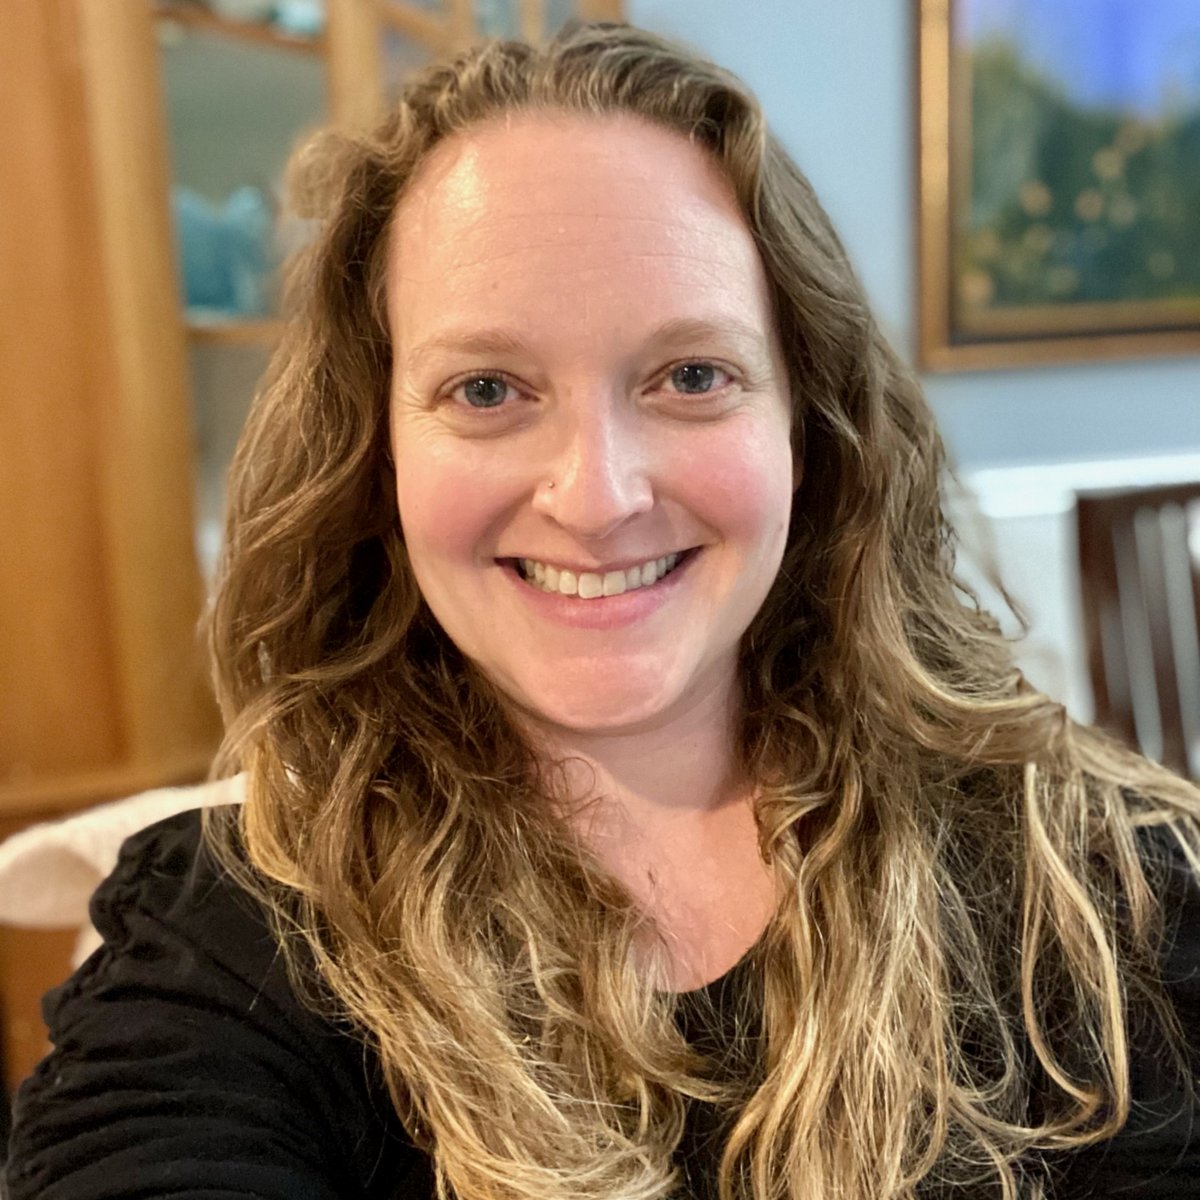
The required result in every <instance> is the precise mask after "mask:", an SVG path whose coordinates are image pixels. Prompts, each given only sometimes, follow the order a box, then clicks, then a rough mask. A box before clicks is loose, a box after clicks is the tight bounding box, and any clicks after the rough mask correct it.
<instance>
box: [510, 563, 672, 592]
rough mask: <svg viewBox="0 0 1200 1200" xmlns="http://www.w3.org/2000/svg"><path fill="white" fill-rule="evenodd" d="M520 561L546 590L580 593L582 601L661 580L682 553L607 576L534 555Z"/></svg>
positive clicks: (527, 574)
mask: <svg viewBox="0 0 1200 1200" xmlns="http://www.w3.org/2000/svg"><path fill="white" fill-rule="evenodd" d="M520 561H521V572H522V574H523V575H524V576H525V578H526V579H527V580H528V581H529V582H530V583H533V584H535V585H536V586H538V587H540V588H541V589H542V591H544V592H557V593H558V594H559V595H561V596H578V597H579V598H580V599H581V600H596V599H598V598H599V597H601V596H620V595H621V594H622V593H624V592H631V591H633V590H635V589H636V588H639V587H649V586H651V585H652V584H654V583H657V582H658V581H659V580H660V579H661V578H662V577H663V576H664V575H666V574H667V573H668V572H670V571H671V570H673V569H674V567H675V566H676V565H677V564H678V562H679V555H678V554H664V555H663V556H662V558H652V559H650V561H649V562H646V563H643V564H642V565H641V566H640V567H628V568H626V569H625V570H623V571H606V572H605V573H604V574H603V575H600V574H597V573H596V572H595V571H581V572H580V573H579V574H578V575H577V574H576V573H575V572H574V571H568V570H566V569H560V568H559V567H552V566H550V565H549V564H548V563H543V562H538V561H537V560H536V559H533V558H523V559H521V560H520Z"/></svg>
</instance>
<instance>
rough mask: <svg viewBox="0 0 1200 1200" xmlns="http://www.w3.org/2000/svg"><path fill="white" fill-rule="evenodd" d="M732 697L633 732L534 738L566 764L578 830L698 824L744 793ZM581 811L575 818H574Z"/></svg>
mask: <svg viewBox="0 0 1200 1200" xmlns="http://www.w3.org/2000/svg"><path fill="white" fill-rule="evenodd" d="M734 711H735V702H734V697H733V695H732V694H730V693H729V692H726V693H724V694H711V695H708V696H705V697H704V698H702V699H701V700H700V701H698V702H697V703H696V704H694V705H692V706H691V707H690V708H688V709H687V710H686V711H684V712H682V713H678V714H675V715H673V716H672V718H671V719H670V720H665V721H661V722H657V723H655V724H654V725H648V726H644V727H639V728H633V729H621V730H614V731H611V732H609V731H603V732H593V731H581V730H567V729H561V728H553V729H539V730H538V731H537V732H536V734H535V737H536V740H537V742H538V743H539V744H540V746H541V748H542V749H543V751H544V753H545V755H546V757H547V759H548V760H549V761H552V762H555V763H558V764H560V765H561V775H560V776H559V779H558V784H559V786H558V788H557V790H558V791H559V793H560V795H561V796H562V798H563V801H564V808H565V810H566V811H567V812H568V813H570V814H573V815H572V820H573V821H578V822H580V828H581V829H586V828H587V825H588V824H589V823H590V824H597V823H599V824H601V825H605V826H607V825H609V824H611V821H612V818H613V817H614V816H615V815H616V814H620V817H621V823H622V824H624V825H626V826H628V827H630V831H639V830H644V831H645V832H647V833H650V832H655V831H661V830H664V829H666V828H669V827H671V826H675V825H680V824H683V825H688V824H695V823H696V822H697V821H703V819H704V817H705V816H706V815H711V814H713V813H715V812H717V811H719V810H720V809H721V808H723V807H724V806H726V805H727V804H729V803H731V802H732V801H734V800H736V799H737V798H738V797H739V796H740V795H741V794H742V792H743V789H741V788H740V787H739V781H738V780H737V778H736V775H737V772H736V770H735V760H734V753H733V719H734ZM575 814H577V815H575Z"/></svg>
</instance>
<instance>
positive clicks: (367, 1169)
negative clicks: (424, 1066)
mask: <svg viewBox="0 0 1200 1200" xmlns="http://www.w3.org/2000/svg"><path fill="white" fill-rule="evenodd" d="M218 819H219V814H218ZM201 820H202V818H201V815H200V813H199V812H197V811H192V812H186V813H182V814H180V815H178V816H174V817H171V818H169V819H167V820H165V821H162V822H159V823H158V824H156V825H154V826H151V827H150V828H148V829H146V830H144V831H142V832H141V833H139V834H137V835H135V836H134V837H132V838H130V839H129V840H128V841H127V842H126V843H125V845H124V847H123V849H122V851H121V855H120V858H119V861H118V863H117V866H116V869H115V870H114V871H113V873H112V874H111V875H110V876H109V878H108V879H107V880H106V881H105V882H104V883H103V884H102V885H101V886H100V888H99V889H98V890H97V892H96V894H95V896H94V898H93V901H92V918H93V922H94V924H95V925H96V928H97V930H98V931H99V933H100V934H101V936H102V938H103V944H102V946H101V948H100V949H99V950H97V951H96V952H95V953H94V954H93V955H92V956H91V957H90V958H89V959H88V960H87V962H86V963H84V965H83V966H82V967H81V968H80V970H79V971H77V972H76V973H75V975H74V976H72V978H71V979H69V980H68V981H67V982H66V983H65V984H63V985H62V987H60V988H58V989H56V990H55V991H54V992H51V993H50V994H49V996H47V998H46V1001H45V1014H46V1020H47V1024H48V1026H49V1029H50V1034H51V1039H52V1041H53V1043H54V1051H53V1053H52V1054H51V1055H50V1056H49V1057H48V1058H47V1059H46V1060H44V1061H43V1063H42V1064H41V1065H40V1066H39V1068H38V1069H37V1071H36V1072H35V1074H34V1076H33V1077H32V1078H31V1079H30V1080H29V1081H27V1083H26V1084H25V1085H24V1086H23V1088H22V1091H21V1093H20V1095H19V1098H18V1104H17V1113H16V1125H15V1129H14V1135H13V1142H12V1149H11V1162H10V1166H9V1172H10V1177H9V1181H8V1182H9V1187H10V1189H11V1194H12V1197H13V1200H23V1198H24V1197H33V1196H39V1197H43V1196H44V1197H46V1200H57V1198H59V1197H62V1198H63V1200H66V1198H67V1197H70V1198H71V1200H90V1197H92V1196H96V1197H100V1196H104V1197H106V1198H108V1197H114V1198H115V1197H124V1196H127V1195H128V1196H133V1195H149V1194H154V1195H174V1194H176V1187H177V1186H178V1185H180V1183H181V1181H182V1180H184V1179H187V1180H189V1181H190V1182H189V1183H188V1185H187V1186H188V1187H195V1188H200V1189H201V1190H202V1191H203V1193H204V1195H205V1196H212V1197H214V1200H215V1198H218V1197H220V1198H222V1200H223V1198H224V1197H226V1196H229V1197H232V1196H235V1195H237V1196H243V1195H247V1194H252V1195H256V1196H263V1197H280V1198H282V1197H286V1196H292V1195H300V1194H303V1195H310V1196H313V1197H320V1198H321V1200H326V1198H332V1197H336V1196H341V1195H346V1194H353V1195H355V1196H364V1197H372V1198H374V1197H380V1198H382V1197H391V1196H392V1195H394V1194H396V1193H395V1191H394V1187H395V1186H397V1185H398V1184H400V1181H403V1180H405V1179H409V1180H410V1182H415V1181H416V1179H417V1178H423V1171H424V1169H425V1168H424V1164H423V1160H422V1157H421V1156H419V1155H418V1153H417V1152H416V1151H415V1149H413V1148H412V1146H411V1144H409V1143H408V1141H407V1139H406V1138H405V1137H404V1135H403V1131H402V1129H401V1128H400V1127H399V1122H398V1121H397V1120H396V1118H395V1114H394V1111H393V1110H392V1108H391V1105H390V1102H389V1100H388V1097H387V1092H386V1089H385V1088H384V1087H383V1084H382V1081H381V1079H380V1078H379V1073H378V1065H377V1062H376V1060H375V1058H374V1056H373V1055H372V1054H371V1053H370V1052H369V1051H368V1050H367V1049H366V1047H365V1046H364V1045H363V1043H362V1042H361V1041H360V1040H359V1039H358V1038H357V1037H356V1036H354V1035H353V1034H352V1033H351V1032H350V1031H349V1030H347V1029H345V1028H343V1027H341V1026H340V1025H338V1024H337V1023H336V1022H334V1021H332V1020H330V1019H327V1018H326V1017H324V1016H322V1015H320V1014H318V1013H316V1012H314V1011H311V1010H310V1009H309V1008H308V1007H306V1005H305V1004H304V1003H302V1002H301V1000H300V998H299V997H298V996H297V995H296V994H295V992H294V990H293V988H292V985H291V981H290V979H289V975H288V971H287V969H286V967H285V963H284V959H283V956H282V954H281V953H280V949H279V946H278V943H277V942H276V940H275V938H274V936H273V934H272V932H271V929H270V925H269V922H268V920H267V918H266V915H265V914H264V913H263V912H262V910H261V908H260V907H259V906H258V904H257V903H256V902H255V901H254V900H253V899H252V898H251V897H250V896H249V895H247V894H246V893H245V892H244V891H243V890H242V889H241V888H240V887H239V886H238V885H237V884H236V882H234V881H233V880H232V879H231V878H230V877H229V876H228V875H227V874H226V873H225V872H224V871H223V870H222V868H221V866H220V865H219V863H217V861H216V860H215V859H214V857H213V855H212V854H211V853H210V852H209V850H208V847H207V845H206V842H205V838H204V833H203V829H202V824H201ZM184 1191H185V1192H186V1194H188V1195H191V1194H199V1193H198V1192H196V1193H193V1192H191V1191H186V1188H185V1189H184ZM423 1192H424V1188H423V1187H422V1186H420V1185H418V1188H417V1190H415V1191H409V1192H404V1193H403V1194H406V1195H408V1194H412V1195H421V1194H423ZM180 1194H184V1192H180Z"/></svg>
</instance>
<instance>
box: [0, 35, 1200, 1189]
mask: <svg viewBox="0 0 1200 1200" xmlns="http://www.w3.org/2000/svg"><path fill="white" fill-rule="evenodd" d="M299 174H300V186H301V191H302V193H303V194H304V195H305V197H306V199H307V203H308V205H309V208H310V210H311V212H312V214H313V215H315V216H319V217H320V218H321V219H322V224H321V233H320V236H319V238H318V240H317V242H316V243H315V245H314V246H313V247H312V248H311V250H309V251H308V252H307V253H306V255H305V256H304V258H303V260H302V261H301V262H300V263H299V265H298V266H297V268H296V270H295V273H294V276H293V279H292V287H291V293H292V304H293V313H292V316H291V319H290V321H289V324H288V328H287V332H286V335H285V339H284V343H283V346H282V348H281V350H280V351H279V353H278V354H277V356H276V359H275V363H274V366H273V370H272V373H271V377H270V379H269V381H268V383H267V385H266V387H265V388H264V390H263V392H262V394H261V396H260V397H259V399H258V401H257V403H256V406H255V409H254V412H253V414H252V416H251V418H250V422H249V425H248V428H247V430H246V433H245V436H244V438H243V441H242V444H241V448H240V450H239V453H238V456H237V461H236V464H235V467H234V472H233V480H232V499H231V513H230V519H229V538H228V550H227V555H226V560H225V567H224V575H223V579H222V583H221V587H220V591H219V594H218V596H217V599H216V603H215V607H214V610H213V614H212V621H211V630H212V645H213V649H214V661H215V663H216V671H217V679H218V685H219V689H220V693H221V697H222V701H223V704H224V707H225V711H226V715H227V720H228V736H227V741H226V746H225V750H224V755H223V760H222V769H223V770H225V771H227V772H230V771H235V770H243V771H245V772H246V773H247V776H248V788H249V799H248V802H247V804H246V806H245V808H244V810H243V811H242V812H241V814H240V826H238V827H237V828H235V823H234V822H233V821H231V820H226V821H224V822H219V823H217V824H215V825H214V827H212V828H211V829H210V830H209V833H210V839H209V840H210V844H211V846H212V847H213V848H215V851H216V855H215V857H216V859H219V860H220V862H221V864H222V865H221V866H220V867H218V866H215V865H214V862H213V856H211V855H208V854H205V853H202V852H201V850H200V848H199V842H198V837H197V828H198V827H197V823H196V820H195V819H194V818H190V817H189V818H185V819H184V820H180V821H175V822H169V823H167V824H166V825H164V826H159V827H156V828H155V829H153V830H151V831H149V832H148V833H146V834H145V835H143V836H142V837H141V838H140V839H135V840H134V842H133V843H131V845H130V846H129V847H128V849H127V852H126V855H125V858H124V860H123V862H122V865H121V866H120V867H119V868H118V871H117V874H116V875H115V876H114V877H113V879H112V880H110V881H109V883H108V884H106V885H105V886H104V888H102V889H101V892H100V893H99V895H98V897H97V902H96V906H95V907H96V919H97V923H98V924H99V925H100V927H101V929H102V931H103V932H104V933H105V934H106V937H107V939H108V945H107V947H106V949H105V950H104V951H102V952H101V953H100V954H99V955H97V956H96V957H95V958H94V959H93V960H92V961H91V962H90V963H89V964H88V966H86V967H85V968H84V969H83V971H82V972H81V973H80V975H79V976H77V977H76V979H75V980H73V981H71V982H70V983H69V984H68V985H66V987H65V988H64V989H62V990H60V992H59V993H57V994H56V995H55V997H54V998H53V1000H52V1003H51V1011H52V1017H53V1020H54V1025H55V1034H56V1039H57V1041H58V1049H57V1051H56V1052H55V1054H54V1055H53V1056H52V1057H51V1058H50V1059H49V1060H48V1062H47V1063H46V1064H44V1065H43V1067H42V1069H41V1071H40V1072H39V1074H38V1076H37V1077H36V1078H35V1080H34V1081H33V1083H32V1084H31V1085H30V1086H29V1087H28V1088H27V1089H26V1091H25V1094H24V1097H23V1100H22V1104H21V1108H20V1112H19V1117H18V1121H19V1130H18V1133H17V1135H16V1139H15V1143H14V1146H15V1158H16V1164H17V1165H16V1167H15V1170H14V1174H13V1182H12V1184H11V1186H12V1187H13V1196H14V1200H21V1198H23V1197H26V1196H32V1195H34V1194H35V1193H36V1194H37V1195H39V1196H41V1197H46V1198H49V1200H53V1198H54V1197H59V1196H62V1197H66V1196H70V1197H72V1200H86V1198H88V1197H99V1196H105V1197H111V1196H118V1195H119V1196H134V1195H138V1196H142V1195H151V1194H153V1195H156V1196H157V1195H178V1196H185V1195H186V1196H205V1197H217V1196H221V1197H225V1196H233V1195H246V1194H252V1195H255V1196H271V1197H275V1196H279V1197H284V1196H289V1197H290V1196H299V1195H304V1196H322V1197H325V1196H330V1197H332V1196H364V1195H365V1196H371V1197H385V1196H387V1197H393V1196H395V1197H399V1196H404V1197H409V1196H412V1197H420V1196H432V1195H434V1194H435V1189H436V1194H438V1195H447V1194H453V1195H454V1196H456V1197H458V1198H459V1200H482V1198H484V1197H487V1198H494V1197H504V1198H505V1200H508V1198H513V1200H516V1198H518V1197H519V1198H523V1200H550V1198H562V1200H566V1198H567V1197H595V1198H599V1197H621V1198H622V1200H624V1198H629V1197H645V1198H650V1197H665V1196H669V1195H694V1196H716V1195H718V1193H719V1194H720V1195H721V1196H722V1197H723V1198H728V1197H731V1196H743V1197H747V1198H749V1197H753V1198H754V1200H766V1198H767V1197H772V1198H774V1197H779V1198H783V1197H789V1198H796V1200H799V1198H801V1197H804V1198H810V1197H811V1198H817V1197H822V1198H824V1197H835V1196H836V1197H856V1198H857V1197H862V1198H864V1200H865V1198H871V1200H876V1198H882V1197H897V1198H898V1197H908V1196H918V1195H919V1196H927V1195H929V1196H932V1195H943V1194H944V1195H954V1196H992V1195H995V1196H1008V1197H1012V1196H1018V1195H1021V1196H1027V1195H1053V1196H1076V1195H1077V1196H1083V1195H1089V1196H1091V1195H1102V1194H1104V1195H1106V1194H1110V1193H1111V1192H1115V1191H1116V1190H1117V1188H1118V1187H1120V1186H1124V1185H1134V1186H1136V1187H1137V1188H1139V1189H1140V1190H1137V1191H1133V1192H1130V1193H1129V1194H1131V1195H1141V1196H1171V1197H1179V1196H1183V1195H1188V1194H1198V1193H1197V1192H1196V1190H1195V1189H1196V1185H1195V1183H1194V1182H1189V1181H1193V1180H1194V1179H1195V1178H1196V1175H1197V1172H1198V1171H1200V1151H1198V1150H1197V1147H1196V1145H1194V1144H1193V1142H1192V1139H1191V1138H1190V1137H1189V1132H1188V1130H1189V1126H1188V1123H1187V1111H1188V1104H1189V1103H1190V1092H1189V1082H1190V1078H1191V1072H1192V1066H1191V1064H1190V1060H1189V1057H1188V1056H1189V1054H1190V1051H1189V1050H1188V1049H1187V1048H1186V1040H1185V1035H1186V1034H1188V1033H1194V1032H1195V1025H1194V1022H1195V1020H1196V1019H1197V1017H1198V1012H1197V1004H1198V1000H1200V992H1198V989H1197V986H1196V985H1195V984H1194V983H1193V984H1189V983H1187V981H1186V979H1184V978H1183V976H1184V974H1185V968H1190V967H1191V965H1192V964H1193V962H1194V961H1195V959H1196V956H1197V949H1196V944H1195V942H1194V941H1191V940H1188V939H1190V938H1192V937H1193V936H1194V935H1190V934H1186V926H1184V927H1183V929H1182V931H1177V930H1176V926H1177V925H1179V924H1180V922H1181V921H1182V919H1183V918H1182V917H1181V913H1182V911H1183V908H1184V906H1186V905H1189V904H1190V905H1193V906H1194V905H1195V902H1196V901H1195V891H1194V883H1193V867H1194V866H1195V864H1196V862H1197V855H1196V850H1197V844H1198V839H1197V825H1196V817H1197V813H1198V811H1200V805H1198V800H1200V797H1198V796H1197V793H1196V791H1195V790H1194V789H1193V788H1192V787H1190V786H1189V785H1187V784H1185V783H1184V782H1182V781H1181V780H1179V779H1177V778H1175V777H1174V776H1172V775H1170V774H1168V773H1166V772H1164V771H1163V770H1160V769H1158V768H1157V767H1154V766H1152V765H1151V764H1149V763H1147V762H1145V761H1143V760H1142V759H1140V758H1138V757H1137V756H1135V755H1133V754H1131V753H1129V752H1128V751H1125V750H1123V749H1121V748H1119V747H1117V746H1116V745H1114V744H1113V743H1112V742H1110V741H1109V740H1108V739H1106V738H1105V737H1103V736H1102V735H1101V734H1099V733H1097V732H1096V731H1094V730H1091V729H1087V728H1083V727H1080V726H1078V725H1075V724H1073V723H1072V722H1071V721H1070V720H1069V719H1068V718H1067V717H1066V715H1065V713H1064V712H1063V710H1062V708H1061V706H1059V705H1057V704H1055V703H1053V702H1051V701H1050V700H1048V699H1047V698H1046V697H1044V696H1042V695H1039V694H1037V693H1036V692H1034V691H1032V690H1031V689H1030V688H1029V687H1028V686H1026V685H1025V684H1024V683H1023V681H1022V679H1021V676H1020V674H1019V672H1018V671H1017V670H1016V669H1015V668H1014V667H1013V665H1012V661H1011V658H1010V654H1009V648H1008V646H1007V645H1006V643H1005V642H1004V640H1003V639H1002V637H1001V635H1000V633H999V631H998V628H997V626H996V624H995V622H994V621H993V620H992V619H991V618H990V617H989V616H988V615H987V614H986V613H983V612H981V611H979V609H978V607H977V606H976V605H975V604H974V603H973V602H971V601H970V598H969V597H967V598H965V599H964V593H963V592H962V590H961V589H960V588H959V586H958V585H957V584H956V582H955V580H954V576H953V548H952V539H951V535H950V531H949V529H948V527H947V525H946V522H945V520H944V518H943V516H942V513H941V511H940V507H939V499H938V495H939V493H938V486H939V474H940V471H941V468H942V451H941V445H940V442H939V440H938V437H937V434H936V431H935V429H934V426H933V422H932V419H931V416H930V413H929V411H928V409H927V407H926V405H925V402H924V400H923V399H922V397H921V394H920V391H919V388H918V386H917V383H916V382H915V380H914V378H913V376H912V375H911V373H910V372H909V371H908V370H907V369H906V368H905V367H904V366H903V365H902V364H901V363H900V362H899V361H898V359H897V358H896V356H895V354H894V353H893V352H892V351H891V350H890V349H889V347H888V346H887V344H886V342H885V341H884V339H883V338H882V336H881V335H880V333H879V331H878V330H877V328H876V326H875V324H874V322H873V320H872V318H871V316H870V314H869V312H868V310H867V307H866V303H865V300H864V298H863V295H862V292H861V289H860V287H859V285H858V284H857V283H856V281H855V280H854V277H853V274H852V272H851V270H850V268H849V266H848V264H847V261H846V257H845V254H844V252H843V251H842V249H841V246H840V245H839V243H838V240H837V237H836V235H835V234H834V232H833V230H832V229H831V227H830V225H829V222H828V219H827V218H826V217H825V215H824V213H823V212H822V210H821V209H820V207H819V205H818V203H817V201H816V199H815V197H814V196H813V194H812V192H811V189H810V188H809V186H808V184H807V183H806V182H805V180H804V179H803V177H802V176H801V175H800V174H799V173H798V171H797V170H796V168H795V167H794V166H793V165H792V163H791V162H790V161H789V160H788V158H787V157H786V155H785V154H784V152H783V151H782V150H781V149H780V147H779V146H778V144H777V143H776V142H775V141H774V140H773V139H772V138H771V137H770V136H769V135H768V134H767V133H766V131H765V126H764V123H763V119H762V117H761V114H760V112H759V110H758V108H757V106H756V104H755V102H754V100H753V99H752V98H751V97H750V96H749V94H748V93H747V92H746V90H745V88H744V87H743V86H742V85H740V84H739V83H738V82H737V81H736V80H734V79H732V78H731V77H729V76H728V75H727V74H725V73H724V72H722V71H720V70H718V69H717V68H715V67H712V66H711V65H709V64H707V63H704V62H701V61H698V60H697V59H695V58H693V57H692V56H690V55H688V54H686V53H685V52H683V51H681V50H679V49H677V48H675V47H672V46H670V45H667V44H665V43H663V42H661V41H659V40H657V39H655V38H652V37H650V36H648V35H645V34H642V33H638V32H636V31H633V30H629V29H623V28H617V27H597V26H590V27H587V26H585V27H582V28H579V29H576V30H575V31H573V32H571V33H569V34H567V35H564V36H563V37H562V38H561V39H559V40H558V41H556V42H555V43H554V44H553V45H551V46H550V47H549V48H548V49H547V50H545V51H535V50H532V49H530V48H528V47H524V46H519V45H512V44H500V45H491V46H488V47H485V48H483V49H481V50H478V51H474V52H472V53H470V54H468V55H466V56H464V57H462V58H460V59H458V60H457V61H455V62H454V63H451V64H447V65H442V66H438V67H435V68H433V69H431V70H430V71H429V72H427V73H425V74H424V75H422V76H421V77H420V78H418V79H417V80H416V81H415V82H414V83H413V84H412V85H411V86H410V87H409V88H408V89H407V91H406V92H405V94H404V96H403V98H402V100H401V102H400V104H399V106H398V107H397V109H396V110H395V112H394V113H393V114H392V115H391V116H390V117H389V118H388V120H387V121H386V122H385V123H384V124H383V125H382V126H381V127H380V128H379V129H378V130H377V131H375V133H374V134H373V135H372V136H371V137H369V138H365V139H362V140H358V141H353V142H350V143H346V142H341V143H337V144H334V145H333V146H332V147H331V146H330V144H329V143H325V144H323V146H321V147H320V148H319V149H318V150H316V151H313V152H311V153H309V154H308V155H307V157H306V158H305V159H304V160H303V161H302V163H301V169H300V172H299ZM1189 864H1190V865H1189ZM263 914H266V915H265V916H264V915H263ZM1185 934H1186V937H1185ZM277 951H282V953H281V954H280V953H277ZM285 964H286V969H285ZM1180 1025H1182V1026H1183V1027H1184V1028H1183V1030H1182V1031H1181V1029H1180ZM1170 1047H1174V1048H1175V1049H1174V1053H1171V1052H1170V1051H1169V1048H1170ZM1131 1112H1132V1113H1133V1114H1134V1115H1133V1117H1132V1118H1131ZM1189 1189H1191V1190H1190V1191H1189Z"/></svg>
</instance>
